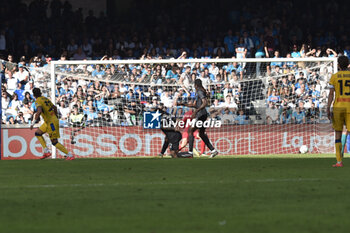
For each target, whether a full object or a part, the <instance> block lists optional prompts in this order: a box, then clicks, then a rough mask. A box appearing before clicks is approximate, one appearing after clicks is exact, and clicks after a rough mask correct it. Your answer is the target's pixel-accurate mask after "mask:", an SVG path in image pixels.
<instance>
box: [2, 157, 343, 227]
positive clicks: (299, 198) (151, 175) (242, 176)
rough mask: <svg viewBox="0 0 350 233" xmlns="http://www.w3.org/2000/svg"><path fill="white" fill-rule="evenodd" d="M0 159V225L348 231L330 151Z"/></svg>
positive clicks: (339, 172) (339, 176)
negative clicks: (189, 156)
mask: <svg viewBox="0 0 350 233" xmlns="http://www.w3.org/2000/svg"><path fill="white" fill-rule="evenodd" d="M315 157H319V155H316V156H311V155H288V156H263V157H262V156H260V157H259V156H249V157H248V158H246V157H245V156H232V157H230V158H227V157H225V158H223V157H218V158H214V159H206V158H204V159H158V158H157V159H146V158H145V159H143V158H141V159H77V160H74V161H64V160H44V161H34V160H28V161H23V160H22V161H0V193H1V195H0V232H16V233H20V232H23V233H24V232H25V233H28V232H36V233H38V232H51V233H53V232H60V233H62V232H74V233H80V232H84V233H86V232H104V233H105V232H135V233H137V232H149V233H157V232H161V233H163V232H167V233H170V232H181V233H185V232H208V233H209V232H210V233H213V232H239V233H242V232H269V233H271V232H293V233H294V232H298V233H300V232H318V233H319V232H348V231H349V229H350V221H348V220H347V219H348V218H349V212H350V202H349V201H347V199H348V197H349V196H350V182H349V181H350V169H349V168H348V167H347V165H349V167H350V160H349V159H347V158H345V160H344V164H345V167H344V168H332V167H331V165H332V164H333V163H334V162H335V156H334V155H326V156H322V157H320V158H315Z"/></svg>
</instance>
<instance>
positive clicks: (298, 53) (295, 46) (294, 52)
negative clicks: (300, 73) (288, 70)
mask: <svg viewBox="0 0 350 233" xmlns="http://www.w3.org/2000/svg"><path fill="white" fill-rule="evenodd" d="M290 55H291V57H292V58H298V57H301V54H300V51H298V46H297V45H296V44H294V45H293V52H292V53H291V54H290Z"/></svg>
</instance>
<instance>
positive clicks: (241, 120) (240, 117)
mask: <svg viewBox="0 0 350 233" xmlns="http://www.w3.org/2000/svg"><path fill="white" fill-rule="evenodd" d="M238 112H239V115H238V116H237V117H236V119H235V123H236V124H238V125H247V124H248V123H249V122H248V120H247V116H246V115H245V114H244V111H243V109H241V110H239V111H238Z"/></svg>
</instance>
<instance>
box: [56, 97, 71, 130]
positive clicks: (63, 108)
mask: <svg viewBox="0 0 350 233" xmlns="http://www.w3.org/2000/svg"><path fill="white" fill-rule="evenodd" d="M57 110H58V113H59V116H60V118H59V119H60V125H68V120H69V113H70V109H69V106H68V103H67V102H65V101H63V100H62V101H61V102H60V105H59V106H58V108H57Z"/></svg>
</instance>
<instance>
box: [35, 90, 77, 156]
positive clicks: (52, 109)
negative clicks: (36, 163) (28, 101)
mask: <svg viewBox="0 0 350 233" xmlns="http://www.w3.org/2000/svg"><path fill="white" fill-rule="evenodd" d="M33 95H34V97H35V99H36V100H35V106H36V109H37V110H36V112H35V114H34V119H33V124H32V125H31V126H30V129H33V126H34V124H35V123H36V122H37V121H39V118H40V115H41V116H42V117H43V119H44V124H42V125H41V126H40V127H39V129H37V130H36V131H35V136H36V138H37V139H38V140H39V142H40V144H41V145H42V147H43V152H44V153H43V156H42V157H40V159H45V158H47V157H50V156H51V152H50V150H49V149H48V148H47V146H46V142H45V139H44V138H43V134H44V133H47V134H48V135H49V137H50V140H51V142H52V145H54V146H55V147H56V148H57V149H59V150H60V151H62V152H63V153H64V154H65V155H66V160H73V159H74V157H73V155H72V154H71V153H70V152H69V153H68V150H67V149H66V148H65V147H64V146H63V145H62V144H61V143H59V142H58V138H60V131H59V121H58V118H57V107H56V106H55V105H54V104H53V103H52V102H51V100H49V99H48V98H46V97H43V96H41V91H40V89H39V88H34V89H33Z"/></svg>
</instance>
